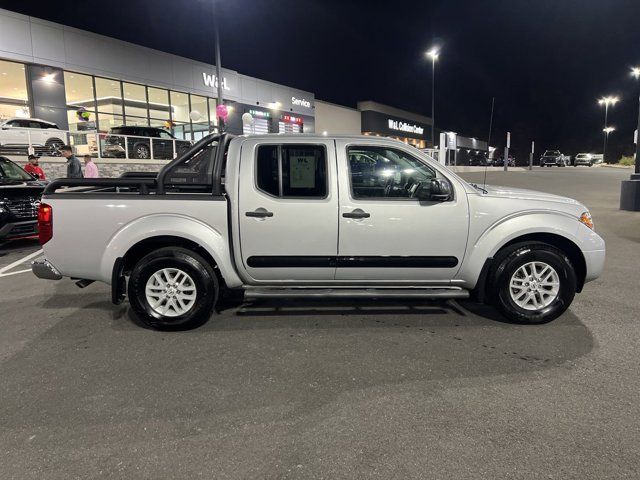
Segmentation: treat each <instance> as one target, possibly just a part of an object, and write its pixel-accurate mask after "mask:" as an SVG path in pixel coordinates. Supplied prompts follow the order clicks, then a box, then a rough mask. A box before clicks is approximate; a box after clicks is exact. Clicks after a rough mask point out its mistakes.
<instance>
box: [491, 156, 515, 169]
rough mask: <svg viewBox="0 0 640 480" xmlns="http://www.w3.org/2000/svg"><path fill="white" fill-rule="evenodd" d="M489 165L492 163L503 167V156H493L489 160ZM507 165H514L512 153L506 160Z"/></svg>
mask: <svg viewBox="0 0 640 480" xmlns="http://www.w3.org/2000/svg"><path fill="white" fill-rule="evenodd" d="M491 165H493V166H494V167H503V166H504V157H500V158H494V159H493V160H492V161H491ZM507 166H509V167H515V166H516V159H515V158H514V157H513V156H512V155H509V159H508V160H507Z"/></svg>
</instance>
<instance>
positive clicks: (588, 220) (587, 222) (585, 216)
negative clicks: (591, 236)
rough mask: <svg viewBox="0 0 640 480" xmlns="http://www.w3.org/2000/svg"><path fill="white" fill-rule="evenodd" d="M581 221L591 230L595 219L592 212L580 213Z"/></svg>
mask: <svg viewBox="0 0 640 480" xmlns="http://www.w3.org/2000/svg"><path fill="white" fill-rule="evenodd" d="M580 223H583V224H585V225H586V226H587V227H589V228H590V229H591V230H593V219H592V218H591V214H590V213H589V212H583V213H582V215H580Z"/></svg>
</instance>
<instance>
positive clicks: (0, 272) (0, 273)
mask: <svg viewBox="0 0 640 480" xmlns="http://www.w3.org/2000/svg"><path fill="white" fill-rule="evenodd" d="M40 255H42V249H40V250H38V251H37V252H33V253H30V254H29V255H27V256H26V257H23V258H21V259H20V260H16V261H15V262H13V263H10V264H9V265H7V266H6V267H2V268H0V277H8V276H9V275H17V274H18V273H26V272H30V271H31V269H30V268H29V269H28V270H18V271H16V272H10V271H9V270H11V269H12V268H15V267H17V266H18V265H21V264H23V263H25V262H27V261H29V260H31V259H32V258H34V257H37V256H40Z"/></svg>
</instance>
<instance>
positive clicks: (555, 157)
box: [540, 150, 571, 167]
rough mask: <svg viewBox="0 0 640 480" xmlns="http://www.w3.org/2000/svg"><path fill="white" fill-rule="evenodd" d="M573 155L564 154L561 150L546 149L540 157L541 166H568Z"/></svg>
mask: <svg viewBox="0 0 640 480" xmlns="http://www.w3.org/2000/svg"><path fill="white" fill-rule="evenodd" d="M570 161H571V157H569V156H568V155H563V154H562V153H561V152H560V150H545V151H544V153H543V154H542V157H540V166H541V167H553V166H556V167H566V166H568V165H569V162H570Z"/></svg>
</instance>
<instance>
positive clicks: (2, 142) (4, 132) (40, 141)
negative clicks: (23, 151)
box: [0, 118, 66, 155]
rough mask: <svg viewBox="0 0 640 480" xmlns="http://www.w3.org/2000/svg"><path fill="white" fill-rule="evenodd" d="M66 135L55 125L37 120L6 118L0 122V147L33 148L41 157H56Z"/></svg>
mask: <svg viewBox="0 0 640 480" xmlns="http://www.w3.org/2000/svg"><path fill="white" fill-rule="evenodd" d="M65 138H66V135H65V133H64V132H63V131H61V130H60V129H59V128H58V126H57V125H56V124H55V123H52V122H48V121H46V120H41V119H39V118H8V119H6V120H3V121H0V147H4V148H7V147H21V148H24V147H28V146H29V145H31V146H33V147H34V148H35V149H36V151H37V152H38V153H39V154H41V155H58V149H59V148H60V147H61V146H63V145H64V144H65V143H66V142H65V140H64V139H65Z"/></svg>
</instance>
